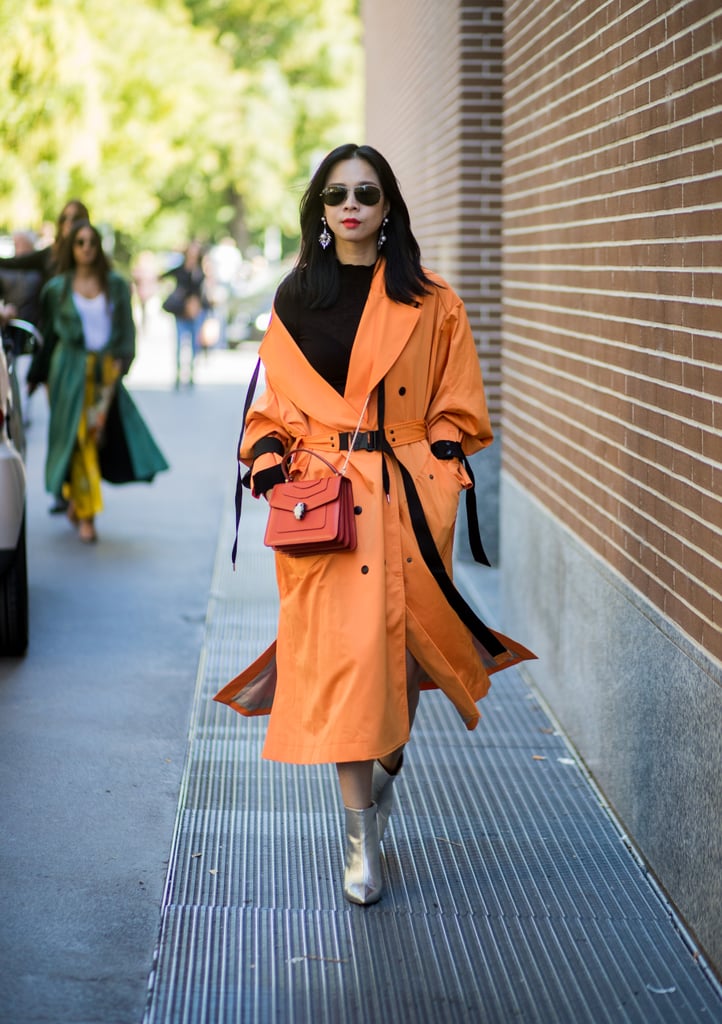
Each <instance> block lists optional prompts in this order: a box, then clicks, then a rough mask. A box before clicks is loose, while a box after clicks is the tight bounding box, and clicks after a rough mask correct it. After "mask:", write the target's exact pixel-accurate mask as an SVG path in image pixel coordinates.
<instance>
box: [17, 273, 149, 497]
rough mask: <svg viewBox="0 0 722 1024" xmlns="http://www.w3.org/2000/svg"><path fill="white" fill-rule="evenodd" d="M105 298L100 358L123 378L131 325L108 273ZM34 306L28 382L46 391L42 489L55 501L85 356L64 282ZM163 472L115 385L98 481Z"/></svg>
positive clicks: (130, 353)
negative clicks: (35, 335) (39, 341)
mask: <svg viewBox="0 0 722 1024" xmlns="http://www.w3.org/2000/svg"><path fill="white" fill-rule="evenodd" d="M109 294H110V302H111V305H112V318H111V332H110V339H109V341H108V344H107V346H106V347H105V348H104V349H103V350H102V352H101V353H100V354H101V355H109V356H111V357H112V358H114V359H119V360H121V362H122V363H123V372H124V373H125V372H127V370H128V368H129V367H130V364H131V363H132V361H133V357H134V356H135V325H134V323H133V316H132V310H131V305H130V290H129V288H128V285H127V284H126V282H125V280H124V279H123V278H122V277H121V276H120V275H119V274H116V273H114V272H111V274H110V278H109ZM40 301H41V330H42V333H43V337H44V345H43V348H42V349H41V350H40V352H39V353H38V354H37V355H36V356H35V357H34V359H33V362H32V364H31V367H30V372H29V373H28V382H29V383H30V384H40V383H47V385H48V397H49V400H50V423H49V426H48V453H47V459H46V463H45V485H46V488H47V490H48V491H49V492H50V493H51V494H55V495H60V493H61V490H62V487H63V483H64V482H65V480H66V479H67V474H68V467H69V465H70V459H71V456H72V454H73V448H74V446H75V439H76V437H77V433H78V426H79V423H80V417H81V415H82V412H83V397H84V391H85V366H86V357H87V351H86V348H85V342H84V339H83V329H82V324H81V320H80V316H79V315H78V312H77V310H76V308H75V304H74V303H73V298H72V292H71V286H70V279H69V276H68V275H60V276H58V277H54V278H51V280H50V281H48V283H47V284H46V285H45V287H44V288H43V291H42V293H41V300H40ZM164 469H168V463H167V462H166V460H165V458H164V457H163V454H162V453H161V451H160V449H159V448H158V446H157V445H156V443H155V441H154V440H153V437H152V435H151V433H150V431H149V429H148V427H147V426H146V424H145V421H144V420H143V417H142V416H141V414H140V412H139V411H138V409H137V407H136V406H135V404H134V402H133V400H132V398H131V397H130V395H129V394H128V392H127V390H126V389H125V388H124V387H123V384H122V381H118V384H117V386H116V390H115V395H114V398H113V401H112V403H111V406H110V410H109V412H108V420H107V424H106V428H105V432H104V436H103V444H102V446H101V448H100V470H101V474H102V476H103V479H105V480H107V481H108V482H110V483H114V484H122V483H135V482H141V481H142V482H147V483H149V482H150V481H151V480H152V479H153V478H154V476H155V474H156V473H160V472H161V471H162V470H164Z"/></svg>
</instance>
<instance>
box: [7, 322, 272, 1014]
mask: <svg viewBox="0 0 722 1024" xmlns="http://www.w3.org/2000/svg"><path fill="white" fill-rule="evenodd" d="M173 358H174V353H173V343H172V335H171V333H170V332H169V324H168V321H167V319H165V318H164V317H163V315H162V314H161V316H160V317H159V318H158V320H157V321H156V322H154V323H153V324H151V329H150V332H149V334H148V337H147V338H146V339H141V344H140V354H139V358H138V360H137V363H136V365H135V367H134V368H133V370H132V371H131V376H130V387H131V390H132V392H133V394H134V397H135V399H136V402H137V403H138V405H139V407H140V408H141V410H142V412H143V414H144V415H145V416H146V418H147V420H148V422H149V424H150V426H151V429H152V430H153V432H154V434H155V436H156V438H157V440H158V442H159V444H160V446H161V448H162V449H163V451H164V452H165V454H166V456H167V458H168V461H169V462H170V463H171V467H172V468H171V471H170V472H169V473H165V474H163V475H162V476H160V477H158V478H157V480H156V482H155V483H154V484H153V485H152V486H150V487H148V486H146V485H136V486H133V487H125V488H110V487H106V490H105V496H106V506H107V507H106V511H105V512H104V513H103V515H102V516H101V517H100V519H99V521H98V531H99V534H100V543H99V544H98V545H97V546H94V547H85V546H83V545H81V544H80V543H79V541H78V540H77V538H76V536H75V535H74V532H73V531H72V529H71V528H70V526H69V524H67V523H66V522H65V521H64V520H62V519H59V518H58V517H55V516H53V517H51V516H50V515H48V512H47V509H48V506H49V503H50V501H49V498H48V496H47V495H45V494H44V492H43V487H42V468H43V466H42V464H43V459H44V454H45V429H46V408H45V400H44V396H43V395H41V394H37V395H35V396H34V398H33V401H32V404H31V406H30V414H31V416H32V425H31V428H30V430H29V460H28V461H29V477H30V479H29V500H28V542H29V571H30V603H31V642H30V649H29V652H28V654H27V656H26V657H25V658H24V659H23V660H18V661H15V660H9V661H5V662H0V822H2V842H1V843H0V905H1V906H2V912H1V915H0V1021H2V1024H40V1022H49V1024H50V1022H52V1024H65V1022H68V1024H70V1022H72V1024H126V1022H127V1024H137V1022H138V1021H139V1020H140V1019H141V1017H142V1013H143V1006H144V1003H145V999H146V985H147V977H148V971H149V968H150V966H151V962H152V955H153V951H154V948H155V945H156V943H157V938H158V926H159V906H160V901H161V896H162V889H163V884H164V881H165V871H166V866H167V860H168V855H169V844H170V840H171V836H172V831H173V821H174V816H175V813H176V806H177V800H178V788H179V781H180V777H181V770H182V766H183V759H184V755H185V750H186V742H187V731H188V719H189V714H190V710H191V703H192V697H193V688H194V683H195V678H196V673H197V666H198V656H199V649H200V644H201V638H202V631H203V622H204V618H205V613H206V604H207V600H208V591H209V586H210V578H211V572H212V569H213V560H214V555H215V551H216V544H217V540H218V528H219V522H220V516H221V505H222V501H223V498H224V496H227V493H228V490H229V488H230V487H232V483H233V474H234V469H235V467H234V462H233V451H234V445H235V435H236V433H237V429H238V425H239V417H240V410H241V406H242V399H243V394H244V385H243V381H244V379H245V376H246V375H247V370H248V368H249V366H250V365H252V355H251V354H246V355H244V354H241V353H228V352H219V353H211V354H210V356H209V358H208V359H207V360H206V361H205V362H202V363H201V364H200V365H199V367H198V370H197V374H196V381H197V383H196V387H195V389H193V390H190V389H183V390H181V391H180V392H175V391H174V390H173V389H172V388H171V386H170V385H171V382H172V379H173V373H174V366H173ZM231 540H232V538H229V550H230V543H231Z"/></svg>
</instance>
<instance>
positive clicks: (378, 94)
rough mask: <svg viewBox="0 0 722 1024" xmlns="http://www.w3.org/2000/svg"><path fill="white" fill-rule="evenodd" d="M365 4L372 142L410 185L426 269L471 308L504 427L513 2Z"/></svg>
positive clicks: (405, 187)
mask: <svg viewBox="0 0 722 1024" xmlns="http://www.w3.org/2000/svg"><path fill="white" fill-rule="evenodd" d="M362 7H363V18H364V28H365V44H366V78H367V88H366V105H367V138H366V140H365V141H367V142H369V143H370V144H371V145H373V146H375V147H376V148H377V149H379V150H381V152H382V153H383V154H384V155H385V156H386V157H387V158H388V160H389V162H390V163H391V166H392V167H393V168H394V170H395V172H396V174H397V176H398V178H399V182H400V184H401V189H402V192H403V194H404V198H405V199H406V202H407V203H408V206H409V209H410V211H411V222H412V226H413V229H414V233H415V235H416V237H417V239H418V241H419V244H420V246H421V253H422V258H423V261H424V263H425V264H426V266H428V267H430V268H431V269H433V270H436V271H438V272H439V273H440V274H442V275H443V276H444V277H446V278H447V280H448V281H449V283H450V284H451V285H452V286H453V287H454V288H455V289H456V290H457V291H458V292H459V294H460V295H461V297H462V299H463V300H464V303H465V304H466V307H467V311H468V313H469V318H470V320H471V325H472V329H473V331H474V337H475V339H476V342H477V346H478V349H479V355H480V358H481V364H482V369H483V372H484V380H485V383H486V388H487V398H488V401H489V408H490V412H491V416H492V422H493V423H494V426H495V427H498V425H499V422H500V418H501V365H500V363H501V356H500V346H501V328H500V325H501V301H500V233H501V232H500V229H501V128H502V50H503V3H502V2H500V0H498V2H486V3H480V2H476V3H469V2H464V0H461V2H458V3H457V2H453V0H445V2H443V3H439V0H394V2H393V3H389V2H388V0H364V2H363V5H362Z"/></svg>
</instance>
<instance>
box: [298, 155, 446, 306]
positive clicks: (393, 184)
mask: <svg viewBox="0 0 722 1024" xmlns="http://www.w3.org/2000/svg"><path fill="white" fill-rule="evenodd" d="M354 157H358V158H359V159H361V160H365V161H366V162H367V163H369V164H370V165H371V166H372V167H373V168H374V170H375V171H376V174H377V175H378V179H379V184H380V185H381V190H382V192H383V194H384V198H385V199H386V200H387V201H388V203H389V212H388V222H387V224H386V226H385V228H384V233H385V235H386V242H385V243H384V246H383V250H382V255H383V256H384V257H385V258H386V268H385V283H386V294H387V295H388V296H389V298H391V299H394V300H395V301H396V302H402V303H405V304H406V305H413V304H414V303H415V302H416V301H417V300H418V299H419V298H420V296H422V295H426V294H428V287H427V286H429V285H432V284H433V283H434V282H433V281H431V280H430V279H429V278H428V277H427V275H426V274H425V273H424V270H423V268H422V266H421V250H420V249H419V244H418V242H417V241H416V239H415V238H414V235H413V232H412V230H411V221H410V218H409V211H408V208H407V206H406V203H405V202H404V199H403V196H402V195H401V190H400V189H399V184H398V182H397V180H396V176H395V175H394V172H393V171H392V170H391V167H390V165H389V163H388V161H387V160H386V159H385V157H383V156H382V155H381V153H379V151H378V150H376V149H374V148H373V147H372V146H357V145H356V143H353V142H348V143H346V144H345V145H343V146H337V148H336V149H334V150H332V151H331V152H330V153H329V154H328V155H327V156H326V157H324V159H323V160H322V161H321V163H320V164H319V166H318V168H317V169H316V172H315V173H314V175H313V177H312V178H311V181H310V183H309V185H308V188H307V189H306V191H305V193H304V195H303V198H302V199H301V204H300V220H301V248H300V252H299V255H298V259H297V261H296V266H295V267H294V269H293V270H292V271H291V273H290V274H289V275H288V277H287V278H286V279H285V280H284V281H283V283H282V284H281V288H282V289H283V290H284V291H286V292H287V294H288V295H289V297H292V298H294V299H296V300H297V301H301V302H302V303H303V305H305V306H306V307H308V308H310V309H325V308H327V307H328V306H332V305H333V304H334V302H335V301H336V300H337V298H338V295H339V290H340V275H339V270H338V260H337V259H336V244H335V241H333V236H331V237H332V244H331V245H329V246H328V248H327V249H323V248H322V247H321V245H320V244H319V241H318V236H319V234H320V233H321V227H322V223H321V217H322V216H323V210H324V206H323V200H322V199H321V190H322V189H323V188H324V187H325V185H326V182H327V180H328V176H329V174H330V172H331V170H332V169H333V167H334V166H335V165H336V164H337V163H340V162H341V161H342V160H352V159H353V158H354Z"/></svg>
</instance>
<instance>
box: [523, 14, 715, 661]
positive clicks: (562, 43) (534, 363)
mask: <svg viewBox="0 0 722 1024" xmlns="http://www.w3.org/2000/svg"><path fill="white" fill-rule="evenodd" d="M720 40H722V9H720V5H719V4H715V3H710V2H709V0H687V2H685V3H674V2H672V0H669V2H666V3H664V2H661V0H648V2H646V3H645V2H641V3H640V2H633V0H614V2H604V0H601V2H591V0H590V2H577V3H574V4H571V5H570V4H569V3H568V2H567V0H510V2H509V3H507V5H506V44H505V62H506V63H505V127H504V154H505V155H504V263H505V269H504V286H503V290H504V294H503V324H504V385H503V400H504V451H503V458H504V469H505V471H506V472H507V473H509V474H511V475H513V477H514V478H516V480H517V481H518V483H519V484H521V485H522V486H523V487H524V488H526V489H527V490H528V492H529V493H531V494H532V495H533V496H534V497H535V498H536V499H538V501H540V502H541V503H542V504H543V505H544V506H546V507H547V509H548V510H549V511H550V512H551V513H552V514H553V515H554V516H555V517H558V519H559V520H560V521H562V522H563V523H564V524H565V525H566V526H567V527H569V528H570V529H571V530H572V531H573V532H574V533H575V534H577V535H578V537H579V538H580V539H581V540H582V541H583V542H584V543H586V544H587V545H588V546H589V547H590V548H591V549H593V550H594V551H595V552H596V553H598V554H599V555H600V556H601V557H602V558H603V559H605V560H606V562H607V563H608V564H609V565H610V566H611V567H613V569H615V570H617V571H618V572H619V573H620V574H621V575H622V576H623V577H624V578H625V579H626V580H627V581H628V582H629V583H630V584H631V585H632V586H633V587H635V588H637V589H638V590H639V591H640V592H642V593H643V594H644V595H645V596H646V597H647V598H649V599H650V600H651V601H652V602H653V604H654V605H656V607H657V608H658V609H659V610H660V611H661V612H662V613H663V614H664V615H665V616H666V617H668V618H669V620H671V621H672V622H673V623H675V624H677V626H678V627H679V628H680V629H681V630H682V631H683V632H684V633H685V634H687V636H688V637H690V638H691V639H692V640H693V641H694V642H696V643H698V644H700V645H701V646H702V647H703V648H704V649H706V650H707V652H709V653H710V654H711V655H712V656H713V657H714V658H716V659H718V660H722V619H721V617H720V608H721V605H720V595H721V594H722V540H721V535H722V401H721V398H722V339H721V338H720V329H721V325H722V310H721V308H720V307H721V305H722V283H721V282H722V276H721V275H720V266H721V265H722V257H721V253H722V246H721V241H722V204H721V202H720V201H721V200H722V115H721V114H720V110H721V109H722V51H721V50H720Z"/></svg>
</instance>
